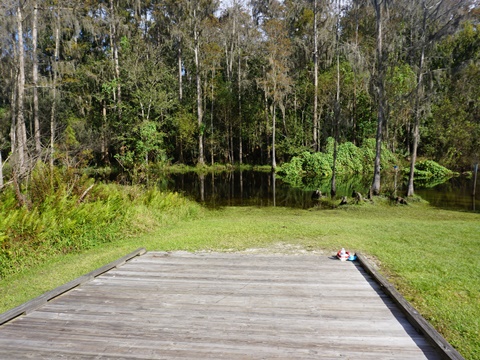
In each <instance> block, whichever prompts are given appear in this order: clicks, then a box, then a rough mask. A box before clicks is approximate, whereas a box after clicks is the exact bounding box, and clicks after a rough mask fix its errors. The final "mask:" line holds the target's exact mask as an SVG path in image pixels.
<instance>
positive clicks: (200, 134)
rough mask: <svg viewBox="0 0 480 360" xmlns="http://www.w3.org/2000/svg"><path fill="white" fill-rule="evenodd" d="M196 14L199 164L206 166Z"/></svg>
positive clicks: (198, 35)
mask: <svg viewBox="0 0 480 360" xmlns="http://www.w3.org/2000/svg"><path fill="white" fill-rule="evenodd" d="M193 13H194V15H193V16H194V18H195V19H194V21H195V25H194V30H193V36H194V42H195V44H194V49H193V51H194V55H195V78H196V83H197V118H198V164H199V165H204V164H205V160H204V149H203V105H202V78H201V75H200V54H199V51H200V34H199V30H198V20H197V19H196V17H197V10H196V9H195V10H194V11H193Z"/></svg>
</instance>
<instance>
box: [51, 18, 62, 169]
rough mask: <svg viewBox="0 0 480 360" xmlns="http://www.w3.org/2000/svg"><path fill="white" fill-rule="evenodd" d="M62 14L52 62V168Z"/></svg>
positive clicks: (56, 30) (58, 23)
mask: <svg viewBox="0 0 480 360" xmlns="http://www.w3.org/2000/svg"><path fill="white" fill-rule="evenodd" d="M58 17H60V14H58V13H57V19H56V22H55V25H56V26H55V53H54V56H53V61H52V70H53V84H52V88H53V89H52V109H51V113H50V166H51V167H53V163H54V160H55V131H56V129H55V128H56V121H55V117H56V114H55V112H56V106H57V81H58V61H59V53H60V19H58Z"/></svg>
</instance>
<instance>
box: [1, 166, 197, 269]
mask: <svg viewBox="0 0 480 360" xmlns="http://www.w3.org/2000/svg"><path fill="white" fill-rule="evenodd" d="M91 185H93V180H91V179H88V178H86V177H83V176H78V175H76V174H75V172H74V171H73V170H71V169H69V170H66V169H53V171H51V170H50V168H49V167H46V166H43V165H41V164H39V165H38V166H37V168H36V169H35V170H34V171H33V173H32V175H31V177H30V180H29V181H28V182H27V186H25V187H24V188H22V189H21V191H22V193H23V196H24V197H25V198H26V199H27V200H28V201H27V202H28V204H29V205H28V206H20V205H19V204H18V199H17V194H16V192H15V191H14V189H13V188H9V187H6V188H4V189H3V191H2V192H1V193H0V277H4V276H7V275H11V274H13V273H15V272H19V271H21V270H22V269H24V268H26V267H28V266H31V265H33V264H36V263H39V262H41V261H43V260H45V259H47V258H50V257H52V256H56V255H58V254H65V253H70V252H78V251H82V250H86V249H89V248H92V247H95V246H97V245H99V244H101V243H105V242H111V241H115V239H117V238H119V237H125V236H126V235H127V236H128V235H129V234H135V233H138V232H145V231H149V230H152V229H154V228H156V227H158V226H160V225H162V224H165V223H167V222H169V223H171V222H173V221H176V220H178V219H183V218H188V217H195V216H198V215H199V213H200V206H199V205H197V204H195V203H190V202H189V201H188V200H186V199H185V198H183V197H182V196H180V195H178V194H172V193H164V192H160V191H159V190H157V189H145V188H141V187H138V186H137V187H134V186H130V187H126V186H120V185H116V184H109V185H106V184H95V185H94V186H93V187H91ZM87 189H90V190H89V191H88V192H86V190H87Z"/></svg>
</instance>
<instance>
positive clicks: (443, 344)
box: [356, 253, 465, 360]
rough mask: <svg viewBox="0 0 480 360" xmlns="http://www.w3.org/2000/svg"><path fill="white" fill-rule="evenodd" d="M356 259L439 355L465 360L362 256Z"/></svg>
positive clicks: (447, 359)
mask: <svg viewBox="0 0 480 360" xmlns="http://www.w3.org/2000/svg"><path fill="white" fill-rule="evenodd" d="M356 255H357V259H358V261H359V262H360V264H361V266H362V267H363V268H364V269H365V271H366V272H367V273H368V274H369V275H370V276H372V278H373V279H374V280H375V281H376V282H377V283H378V284H379V285H380V287H381V288H382V290H383V292H384V293H385V294H387V295H388V296H389V297H390V298H391V299H392V300H393V301H394V302H395V303H396V304H397V305H398V307H399V308H400V310H401V311H402V312H403V313H404V314H405V316H406V317H407V319H408V321H409V322H410V323H411V324H412V326H413V327H414V328H415V329H416V330H417V331H418V332H419V333H421V334H422V335H423V336H425V338H426V339H427V341H429V342H430V344H431V345H432V346H433V347H434V348H435V349H437V351H438V352H439V354H441V355H442V357H443V358H444V359H446V360H465V358H464V357H463V356H462V355H460V353H459V352H458V351H457V350H455V348H454V347H453V346H452V345H450V343H448V341H447V340H445V338H444V337H443V336H442V335H440V333H439V332H438V331H437V330H435V328H434V327H433V326H432V325H430V323H429V322H428V321H427V320H425V318H424V317H423V316H422V315H420V313H419V312H418V311H417V310H416V309H415V308H414V307H413V306H412V305H411V304H410V303H409V302H408V301H407V300H406V299H405V298H404V297H403V296H402V295H401V294H400V293H399V292H398V291H397V290H396V289H395V287H394V286H393V285H392V284H390V283H389V282H388V281H387V279H385V278H384V277H383V276H382V275H380V273H379V272H378V271H376V270H375V268H374V267H373V265H372V264H371V263H370V261H368V259H367V258H366V257H365V256H363V255H362V254H359V253H357V254H356Z"/></svg>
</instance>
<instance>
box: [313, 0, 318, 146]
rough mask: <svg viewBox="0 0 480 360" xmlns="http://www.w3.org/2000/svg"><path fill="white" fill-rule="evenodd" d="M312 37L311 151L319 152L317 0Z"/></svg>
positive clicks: (315, 0) (315, 2)
mask: <svg viewBox="0 0 480 360" xmlns="http://www.w3.org/2000/svg"><path fill="white" fill-rule="evenodd" d="M313 12H314V14H313V36H314V40H313V43H314V49H313V86H314V95H313V149H314V150H315V151H319V150H320V145H319V140H318V134H319V126H318V123H319V120H318V25H317V0H314V10H313Z"/></svg>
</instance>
